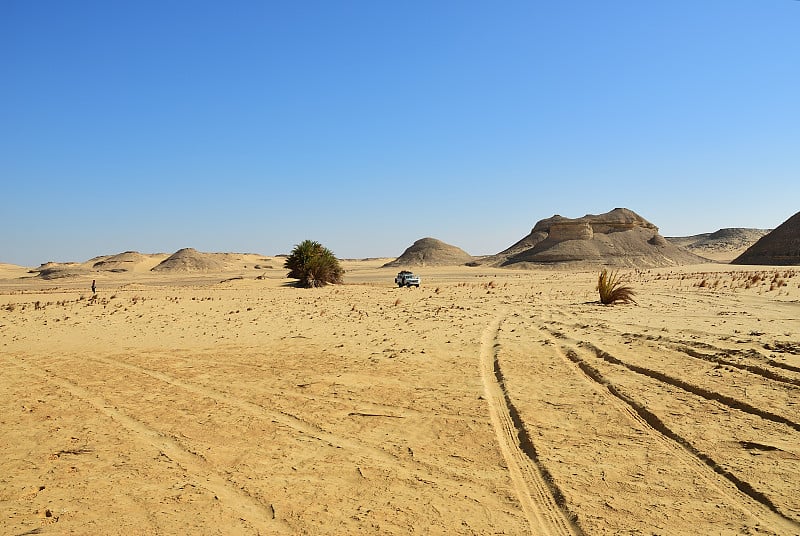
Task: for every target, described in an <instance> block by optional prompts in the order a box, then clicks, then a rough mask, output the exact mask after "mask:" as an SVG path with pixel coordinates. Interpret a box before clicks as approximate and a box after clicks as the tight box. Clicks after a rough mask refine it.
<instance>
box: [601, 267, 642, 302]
mask: <svg viewBox="0 0 800 536" xmlns="http://www.w3.org/2000/svg"><path fill="white" fill-rule="evenodd" d="M623 283H624V281H623V279H622V277H620V276H619V274H618V273H617V272H616V271H615V272H611V273H609V272H608V270H607V269H605V268H603V271H602V272H600V277H599V278H598V279H597V290H598V291H599V292H600V303H603V304H606V305H609V304H612V303H617V302H622V303H631V302H633V303H636V301H634V299H633V297H634V296H635V295H636V293H635V292H634V291H633V289H632V288H631V287H629V286H626V285H624V284H623Z"/></svg>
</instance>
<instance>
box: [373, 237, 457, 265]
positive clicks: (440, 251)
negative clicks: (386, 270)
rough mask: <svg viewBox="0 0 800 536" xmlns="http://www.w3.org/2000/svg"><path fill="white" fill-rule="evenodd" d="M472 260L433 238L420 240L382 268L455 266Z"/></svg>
mask: <svg viewBox="0 0 800 536" xmlns="http://www.w3.org/2000/svg"><path fill="white" fill-rule="evenodd" d="M472 260H473V257H472V255H470V254H469V253H467V252H466V251H464V250H463V249H461V248H459V247H456V246H451V245H450V244H446V243H445V242H442V241H441V240H437V239H435V238H420V239H419V240H417V241H416V242H414V243H413V244H412V245H411V246H409V247H408V249H406V250H405V251H404V252H403V254H402V255H400V256H399V257H397V258H396V259H395V260H393V261H392V262H388V263H386V264H385V265H384V266H385V267H387V266H389V267H403V266H457V265H463V264H467V263H468V262H471V261H472Z"/></svg>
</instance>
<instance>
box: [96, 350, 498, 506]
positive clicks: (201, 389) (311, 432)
mask: <svg viewBox="0 0 800 536" xmlns="http://www.w3.org/2000/svg"><path fill="white" fill-rule="evenodd" d="M89 359H92V360H94V361H97V362H99V363H104V364H106V365H108V366H111V367H117V368H122V369H125V370H130V371H132V372H135V373H138V374H143V375H145V376H149V377H151V378H154V379H156V380H159V381H162V382H164V383H166V384H168V385H171V386H174V387H178V388H180V389H183V390H185V391H188V392H190V393H193V394H196V395H198V396H203V397H208V398H211V399H212V400H216V401H217V402H221V403H223V404H227V405H229V406H231V407H235V408H237V409H240V410H242V411H244V412H246V413H247V414H249V415H252V416H254V417H257V418H266V419H269V420H271V421H272V422H274V423H276V424H279V425H282V426H284V427H286V428H288V429H291V430H294V431H296V432H299V433H301V434H304V435H306V436H308V437H311V438H314V439H316V440H318V441H321V442H323V443H326V444H328V445H330V446H332V447H335V448H342V449H347V450H348V451H350V452H354V453H357V454H358V455H361V456H364V457H369V458H372V459H374V460H378V461H380V462H383V463H386V464H388V465H389V466H392V467H401V468H403V469H404V470H405V471H407V472H408V473H409V474H410V475H411V476H412V478H414V479H416V480H418V481H421V482H429V483H433V482H435V483H436V484H437V485H439V486H441V487H442V488H443V489H446V490H448V491H449V492H450V493H452V494H454V495H467V496H469V497H470V498H471V499H473V500H474V501H476V502H478V503H481V504H484V503H486V502H487V501H489V500H491V499H490V497H488V496H486V495H482V494H476V493H474V492H470V491H465V490H464V488H463V481H462V480H460V478H461V477H460V476H458V475H455V474H453V473H451V472H449V471H448V468H447V467H446V466H439V465H435V464H428V463H425V462H422V461H420V460H417V459H413V460H404V459H402V458H399V457H397V456H395V455H394V454H392V453H389V452H387V451H385V450H383V449H380V448H377V447H373V446H371V445H367V444H364V443H362V442H360V441H357V440H352V439H348V438H346V437H342V436H339V435H336V434H332V433H330V432H326V431H324V430H323V429H321V428H319V427H317V426H315V425H313V424H311V423H308V422H306V421H304V420H302V419H300V418H298V417H296V416H294V415H291V414H289V413H286V412H283V411H276V410H271V409H269V408H265V407H264V406H261V405H259V404H256V403H253V402H249V401H247V400H241V399H239V398H235V397H233V396H231V395H228V394H226V393H223V392H221V391H217V390H215V389H212V388H209V387H205V386H202V385H199V384H195V383H191V382H186V381H183V380H180V379H178V378H175V377H173V376H170V375H169V374H165V373H163V372H159V371H156V370H151V369H148V368H145V367H141V366H139V365H134V364H131V363H126V362H124V361H120V360H117V359H113V358H108V357H99V356H91V357H89Z"/></svg>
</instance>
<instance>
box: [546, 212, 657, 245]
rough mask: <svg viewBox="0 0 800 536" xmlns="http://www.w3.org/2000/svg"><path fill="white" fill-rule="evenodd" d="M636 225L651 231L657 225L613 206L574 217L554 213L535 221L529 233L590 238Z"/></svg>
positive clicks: (557, 237) (552, 236)
mask: <svg viewBox="0 0 800 536" xmlns="http://www.w3.org/2000/svg"><path fill="white" fill-rule="evenodd" d="M636 227H641V228H643V229H652V231H653V233H656V234H657V233H658V227H656V226H655V225H653V224H652V223H650V222H649V221H647V220H646V219H644V218H642V217H641V216H639V215H638V214H636V213H635V212H634V211H632V210H629V209H627V208H615V209H614V210H612V211H611V212H606V213H605V214H587V215H586V216H583V217H582V218H574V219H572V218H565V217H563V216H559V215H558V214H556V215H555V216H553V217H552V218H547V219H545V220H541V221H539V222H537V223H536V225H535V226H534V227H533V229H532V230H531V233H537V232H544V233H548V234H549V235H550V238H551V239H552V240H559V237H561V236H563V237H564V238H563V239H562V240H590V239H591V238H592V237H593V236H594V234H595V233H601V234H608V233H615V232H619V231H629V230H631V229H635V228H636ZM576 229H578V230H576ZM587 229H588V230H587ZM573 237H574V238H573Z"/></svg>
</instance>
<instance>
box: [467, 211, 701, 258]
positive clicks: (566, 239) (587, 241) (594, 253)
mask: <svg viewBox="0 0 800 536" xmlns="http://www.w3.org/2000/svg"><path fill="white" fill-rule="evenodd" d="M702 262H708V261H707V259H704V258H702V257H699V256H697V255H694V254H692V253H690V252H688V251H686V250H684V249H683V248H680V247H678V246H675V245H673V244H671V243H669V242H668V241H667V240H665V239H664V237H662V236H661V235H660V234H658V227H656V226H655V225H653V224H652V223H650V222H649V221H647V220H645V219H644V218H642V217H641V216H639V215H638V214H636V213H635V212H633V211H632V210H629V209H626V208H615V209H614V210H612V211H610V212H607V213H605V214H598V215H595V214H587V215H586V216H583V217H582V218H575V219H571V218H565V217H563V216H559V215H556V216H553V217H552V218H547V219H544V220H540V221H539V222H538V223H536V225H535V226H534V227H533V229H532V230H531V232H530V234H529V235H528V236H526V237H524V238H522V239H521V240H520V241H519V242H517V243H515V244H514V245H512V246H511V247H509V248H507V249H506V250H504V251H501V252H500V253H498V254H497V255H493V256H491V257H488V258H486V259H484V260H483V261H482V262H481V263H482V264H490V265H494V266H509V267H515V268H525V267H527V266H530V267H533V266H542V265H549V266H554V265H564V266H571V267H572V266H576V265H578V266H580V265H604V266H620V267H637V268H648V267H657V266H675V265H680V264H695V263H702Z"/></svg>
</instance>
